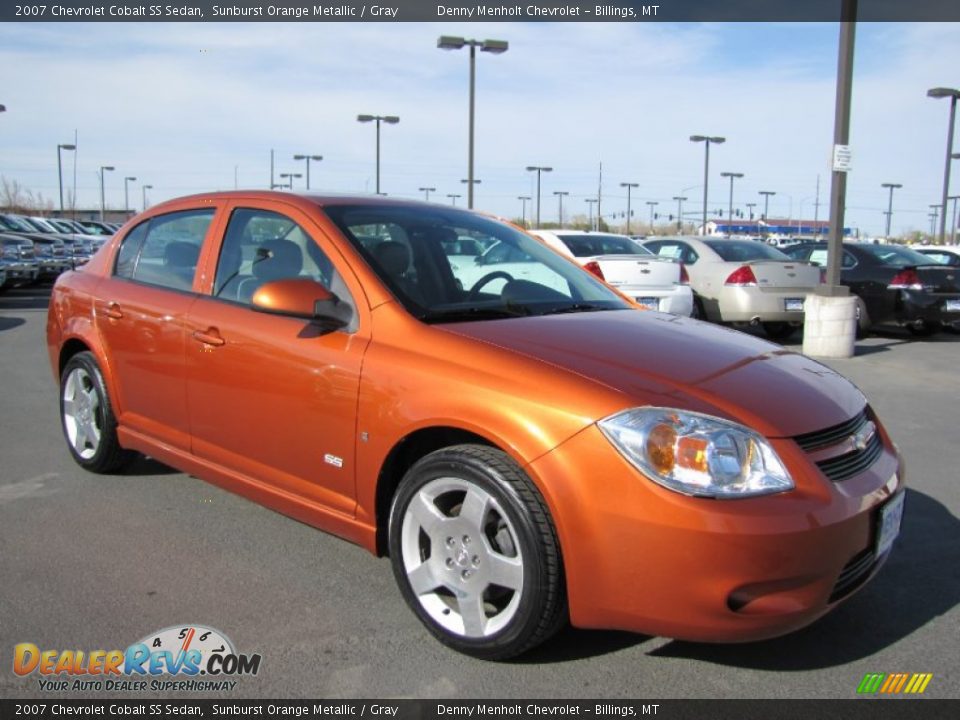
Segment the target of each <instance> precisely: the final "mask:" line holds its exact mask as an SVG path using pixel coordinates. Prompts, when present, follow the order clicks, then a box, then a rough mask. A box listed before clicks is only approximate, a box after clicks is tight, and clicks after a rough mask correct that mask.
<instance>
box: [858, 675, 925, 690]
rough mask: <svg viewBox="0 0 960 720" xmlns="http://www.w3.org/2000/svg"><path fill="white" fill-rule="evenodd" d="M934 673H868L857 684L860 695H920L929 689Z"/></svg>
mask: <svg viewBox="0 0 960 720" xmlns="http://www.w3.org/2000/svg"><path fill="white" fill-rule="evenodd" d="M932 679H933V673H891V674H889V675H888V674H886V673H867V674H866V675H864V676H863V680H861V681H860V684H859V685H858V686H857V693H858V694H860V695H873V694H876V693H880V694H884V695H898V694H900V693H903V694H911V695H919V694H921V693H923V692H924V691H925V690H926V689H927V685H929V684H930V681H931V680H932Z"/></svg>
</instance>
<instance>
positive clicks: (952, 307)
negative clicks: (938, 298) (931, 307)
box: [943, 300, 960, 312]
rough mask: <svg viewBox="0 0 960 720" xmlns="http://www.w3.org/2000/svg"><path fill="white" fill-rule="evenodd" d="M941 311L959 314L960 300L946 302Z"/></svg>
mask: <svg viewBox="0 0 960 720" xmlns="http://www.w3.org/2000/svg"><path fill="white" fill-rule="evenodd" d="M943 309H944V310H946V311H947V312H960V300H947V301H946V302H945V303H944V304H943Z"/></svg>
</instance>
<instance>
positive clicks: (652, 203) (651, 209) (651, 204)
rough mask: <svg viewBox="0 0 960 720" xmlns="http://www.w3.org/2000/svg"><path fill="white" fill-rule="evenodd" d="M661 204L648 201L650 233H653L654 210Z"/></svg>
mask: <svg viewBox="0 0 960 720" xmlns="http://www.w3.org/2000/svg"><path fill="white" fill-rule="evenodd" d="M659 204H660V203H658V202H657V201H656V200H647V206H648V207H649V208H650V232H653V209H654V208H655V207H656V206H657V205H659Z"/></svg>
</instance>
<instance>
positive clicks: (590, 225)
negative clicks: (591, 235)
mask: <svg viewBox="0 0 960 720" xmlns="http://www.w3.org/2000/svg"><path fill="white" fill-rule="evenodd" d="M598 202H600V201H599V200H598V199H597V198H587V207H588V208H589V211H588V212H589V220H588V221H587V229H588V230H593V206H594V205H596V204H597V203H598ZM598 225H599V223H598Z"/></svg>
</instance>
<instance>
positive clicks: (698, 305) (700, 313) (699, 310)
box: [690, 296, 707, 322]
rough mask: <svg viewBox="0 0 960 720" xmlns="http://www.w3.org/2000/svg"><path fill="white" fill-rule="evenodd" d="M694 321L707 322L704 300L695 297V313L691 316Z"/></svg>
mask: <svg viewBox="0 0 960 720" xmlns="http://www.w3.org/2000/svg"><path fill="white" fill-rule="evenodd" d="M690 317H692V318H693V319H694V320H703V321H704V322H706V321H707V311H706V310H704V309H703V300H701V299H700V298H698V297H696V296H694V298H693V312H692V313H691V314H690Z"/></svg>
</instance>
